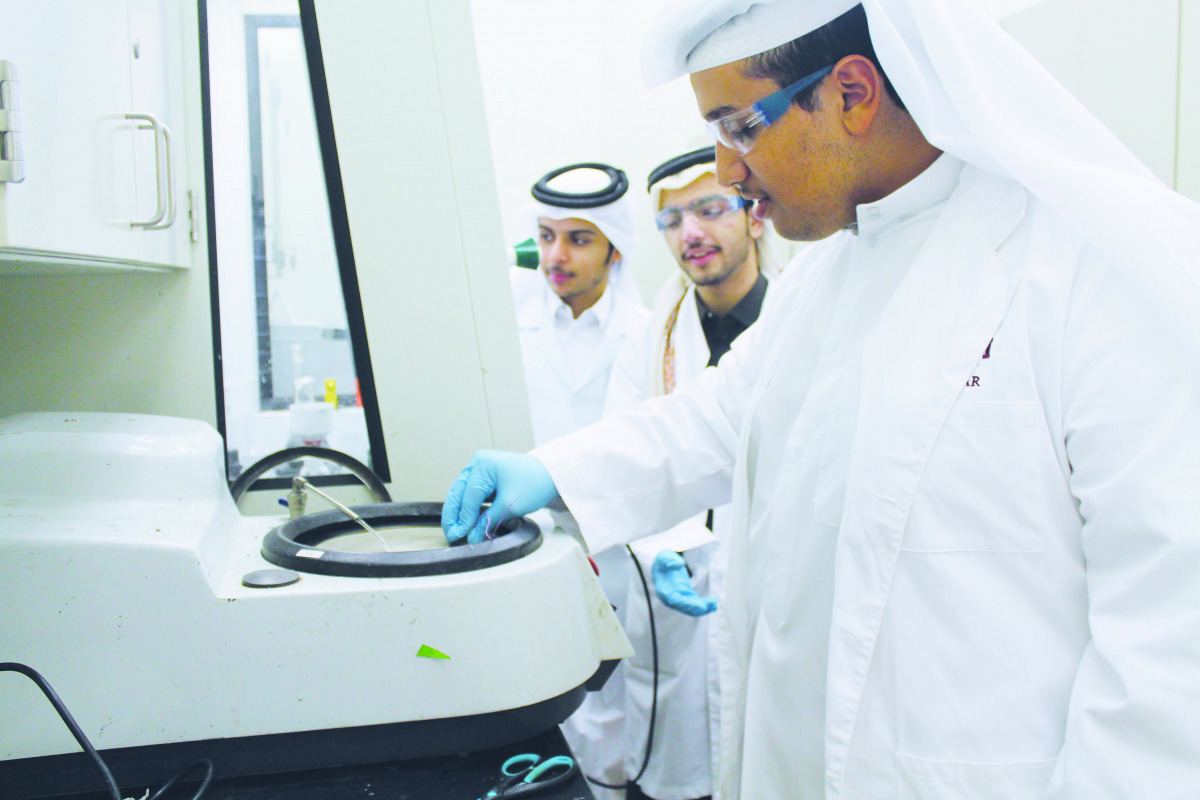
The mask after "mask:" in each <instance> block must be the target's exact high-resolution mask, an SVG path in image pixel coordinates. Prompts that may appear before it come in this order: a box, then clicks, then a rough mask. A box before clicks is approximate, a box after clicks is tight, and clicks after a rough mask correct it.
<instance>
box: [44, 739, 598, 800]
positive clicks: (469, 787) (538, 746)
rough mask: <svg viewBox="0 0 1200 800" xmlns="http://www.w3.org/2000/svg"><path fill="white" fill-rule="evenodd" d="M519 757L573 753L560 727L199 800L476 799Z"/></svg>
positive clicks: (579, 786)
mask: <svg viewBox="0 0 1200 800" xmlns="http://www.w3.org/2000/svg"><path fill="white" fill-rule="evenodd" d="M520 753H537V754H539V755H542V756H545V757H550V756H557V755H570V754H571V751H570V748H569V747H568V746H567V743H566V740H565V739H563V736H562V733H561V732H560V731H559V730H558V728H552V729H551V730H549V731H546V732H545V733H542V734H540V735H538V736H535V737H533V738H531V739H526V740H524V741H521V742H516V743H514V744H509V745H505V746H503V747H495V748H492V749H490V750H479V751H475V752H471V753H460V754H455V755H448V756H436V757H431V758H418V759H411V760H405V761H392V762H388V763H382V764H366V765H359V766H351V767H336V768H330V769H321V770H311V771H304V772H289V773H282V774H276V775H259V776H253V777H241V778H226V779H222V778H221V776H220V774H219V772H218V773H216V774H214V777H213V782H212V784H211V785H210V786H209V787H208V791H207V792H205V793H204V796H203V798H202V799H201V800H351V798H353V800H365V799H367V798H376V799H377V800H477V798H481V797H483V795H484V794H485V793H487V791H488V790H489V789H491V788H492V786H493V785H494V783H495V780H496V775H497V773H498V771H499V769H500V765H501V764H503V763H504V762H505V761H506V760H507V759H509V758H511V757H512V756H514V755H518V754H520ZM117 778H118V780H119V779H120V776H119V775H118V776H117ZM99 780H100V778H99V776H97V781H99ZM195 787H196V784H195V783H191V784H186V785H177V786H175V787H173V788H172V789H171V790H170V791H169V792H168V793H167V794H166V795H164V796H163V800H186V799H187V798H190V797H191V793H192V792H194V791H195ZM154 788H155V789H156V788H157V787H154ZM125 791H126V794H128V792H129V791H131V790H130V789H129V788H128V787H126V789H125ZM143 791H144V789H139V790H138V791H137V794H136V795H134V796H136V797H140V796H141V795H142V793H143ZM152 793H153V790H152ZM55 800H111V795H109V794H107V793H105V792H89V793H86V794H75V795H70V796H68V797H63V796H61V795H60V796H59V797H57V798H55ZM530 800H594V795H593V794H592V792H591V789H590V788H588V785H587V781H586V780H585V779H584V778H583V776H582V775H578V774H577V775H576V776H575V778H574V780H572V781H571V782H570V783H568V784H564V785H562V786H558V787H553V788H549V789H547V790H546V791H545V792H542V793H538V794H536V795H532V796H531V797H530Z"/></svg>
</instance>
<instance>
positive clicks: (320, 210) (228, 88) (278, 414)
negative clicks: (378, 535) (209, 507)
mask: <svg viewBox="0 0 1200 800" xmlns="http://www.w3.org/2000/svg"><path fill="white" fill-rule="evenodd" d="M201 9H202V12H203V11H206V13H207V16H206V19H207V21H208V53H209V56H208V61H209V91H210V97H211V109H212V112H211V117H212V123H211V131H212V141H213V147H212V154H213V178H214V195H215V197H214V205H215V209H216V214H217V224H216V234H217V248H216V252H217V264H218V267H217V269H218V286H219V287H220V288H219V291H220V297H219V305H220V320H221V345H220V347H221V363H222V369H223V373H224V404H225V406H224V410H225V434H226V445H227V449H228V456H229V473H230V479H231V480H232V479H234V478H236V477H237V475H238V474H240V473H241V472H242V471H244V470H245V469H247V468H248V467H249V466H251V465H252V464H253V463H255V462H256V461H258V460H259V459H261V458H263V457H265V456H268V455H270V454H272V453H275V452H277V451H279V450H282V449H284V448H286V447H295V446H303V445H316V446H323V447H331V448H333V449H336V450H340V451H342V452H344V453H346V454H348V455H351V456H353V457H354V458H356V459H358V460H360V461H362V462H364V463H367V464H368V465H370V464H371V459H370V447H369V437H368V434H367V430H368V426H367V421H366V419H365V416H364V409H363V407H362V400H361V393H360V391H359V388H360V387H359V383H358V375H357V372H356V369H355V359H354V355H355V354H354V348H353V346H352V342H351V335H350V326H349V325H348V322H347V309H346V305H345V302H344V299H343V294H342V286H341V278H340V275H339V271H338V260H337V255H336V250H335V246H334V235H333V229H332V225H331V221H330V213H329V201H328V195H327V191H326V185H325V175H324V171H323V168H322V161H321V151H320V145H319V139H318V135H317V123H316V120H315V117H314V112H313V102H312V95H311V90H310V83H309V74H308V64H307V60H306V57H305V47H304V41H303V36H302V33H301V27H300V17H299V10H298V5H297V2H296V0H207V2H206V3H204V4H202V6H201ZM353 312H354V313H357V309H354V310H353ZM296 474H304V475H327V474H345V475H346V476H347V480H356V479H351V478H349V474H348V473H346V472H345V470H343V469H342V468H341V467H338V466H337V465H335V464H332V463H328V462H325V461H318V460H313V459H306V460H304V461H303V462H300V461H294V462H289V463H287V464H285V465H283V466H281V467H279V468H277V469H276V470H274V471H273V472H268V473H267V475H266V477H267V478H271V477H280V478H286V477H291V476H293V475H296ZM331 482H335V483H337V482H341V481H339V480H334V481H331Z"/></svg>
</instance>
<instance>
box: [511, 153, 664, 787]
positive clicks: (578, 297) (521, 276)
mask: <svg viewBox="0 0 1200 800" xmlns="http://www.w3.org/2000/svg"><path fill="white" fill-rule="evenodd" d="M628 190H629V181H628V178H627V177H626V176H625V173H624V172H622V171H621V170H618V169H615V168H613V167H611V166H608V165H605V164H596V163H591V164H579V165H572V166H570V167H564V168H561V169H556V170H553V171H552V172H550V173H548V174H547V175H546V176H545V177H543V178H542V179H540V180H539V181H538V182H537V183H536V184H534V186H533V190H532V194H533V199H534V202H533V204H532V205H531V207H530V208H529V209H528V210H527V212H526V219H527V220H528V222H527V224H528V226H529V228H530V230H531V231H532V232H534V235H535V236H536V239H537V242H538V247H539V250H540V259H539V265H538V269H537V270H536V271H533V270H529V269H522V268H516V267H514V268H513V270H512V274H511V275H512V285H513V295H514V300H515V302H516V312H517V329H518V335H519V338H520V342H521V360H522V362H523V364H524V367H525V389H526V391H527V392H528V395H529V411H530V415H531V417H532V421H533V434H534V442H535V444H543V443H545V442H548V441H550V440H552V439H554V438H556V437H558V436H562V435H563V434H566V433H570V432H571V431H574V430H576V429H578V428H581V427H583V426H584V425H587V424H589V423H592V422H595V421H596V420H598V419H600V416H601V414H602V413H603V411H604V398H605V395H606V394H607V390H608V380H609V373H610V372H611V371H612V367H613V363H614V362H615V361H616V358H617V353H618V352H620V349H621V345H622V343H623V342H624V341H625V339H626V337H628V336H630V335H632V334H633V333H634V332H636V331H639V330H641V328H642V326H643V325H644V323H645V321H646V319H647V317H648V315H649V311H648V310H647V309H646V307H645V306H644V305H643V304H642V300H641V297H640V296H639V295H638V293H637V288H636V286H635V285H634V282H633V277H632V275H631V274H630V267H629V263H630V257H631V256H632V255H633V248H634V244H635V242H636V236H635V233H634V207H633V202H632V198H630V197H629V195H628ZM594 560H595V562H596V564H597V566H598V568H599V569H600V581H601V583H602V584H603V586H604V591H605V593H606V594H607V595H608V597H609V598H610V599H611V600H614V601H615V606H616V611H617V616H618V618H623V616H624V610H625V609H624V600H625V595H626V589H627V584H628V580H629V569H628V566H627V563H628V557H627V556H626V555H625V553H624V552H623V548H619V547H617V548H612V549H611V550H610V551H609V552H604V553H600V552H598V551H597V554H596V556H595V557H594ZM624 714H625V712H624V669H623V668H622V667H618V668H617V671H616V672H614V673H613V675H611V676H610V677H609V679H608V681H607V682H606V684H605V686H604V688H603V689H601V690H600V691H599V692H593V693H590V694H589V695H588V697H587V698H586V699H585V700H584V703H583V706H582V707H580V709H579V710H578V711H577V712H575V714H574V715H573V716H572V717H571V718H570V719H568V720H567V721H566V723H564V725H563V732H564V734H565V735H566V737H567V739H568V741H569V742H570V744H571V747H572V749H573V750H574V751H575V754H576V756H577V757H578V758H579V761H580V764H581V765H582V766H583V768H584V771H585V772H586V773H587V774H588V775H590V776H592V777H594V778H598V779H600V780H601V781H604V782H606V783H607V782H618V781H620V780H621V779H622V775H623V769H624V765H623V756H624V750H623V748H622V739H623V730H624ZM616 797H619V795H616Z"/></svg>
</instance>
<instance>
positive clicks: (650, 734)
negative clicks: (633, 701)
mask: <svg viewBox="0 0 1200 800" xmlns="http://www.w3.org/2000/svg"><path fill="white" fill-rule="evenodd" d="M625 549H626V550H627V551H629V557H630V558H632V559H633V565H634V566H635V567H637V573H638V577H639V578H641V580H642V593H643V594H644V595H645V596H646V613H647V614H648V615H649V617H650V652H651V655H652V657H653V663H654V682H653V684H652V685H653V691H652V692H651V694H650V725H649V727H648V729H647V731H646V753H645V755H644V756H642V767H641V769H639V770H638V773H637V775H634V776H633V777H632V778H630V779H629V780H628V781H626V782H625V783H620V784H612V783H605V782H604V781H598V780H596V779H595V778H593V777H591V776H590V775H585V776H584V777H585V778H587V779H588V780H589V781H591V782H592V783H594V784H596V785H597V786H603V787H604V788H605V789H627V788H628V787H629V786H631V785H632V784H635V783H637V782H638V781H639V780H641V779H642V775H644V774H646V767H648V766H650V751H651V750H652V749H654V723H655V721H656V719H657V717H658V630H657V629H656V628H655V626H654V604H653V603H652V602H651V601H650V585H649V584H648V583H647V582H646V571H645V570H643V569H642V562H640V561H638V559H637V556H636V555H634V554H633V548H632V547H630V546H629V545H625Z"/></svg>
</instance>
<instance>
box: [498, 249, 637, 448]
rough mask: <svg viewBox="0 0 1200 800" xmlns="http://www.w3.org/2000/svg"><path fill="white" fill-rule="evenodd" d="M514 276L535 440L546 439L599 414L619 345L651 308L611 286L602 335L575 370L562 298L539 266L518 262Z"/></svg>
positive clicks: (513, 283) (519, 333)
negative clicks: (563, 329)
mask: <svg viewBox="0 0 1200 800" xmlns="http://www.w3.org/2000/svg"><path fill="white" fill-rule="evenodd" d="M510 277H511V281H512V288H513V298H514V301H515V303H516V313H517V335H518V337H519V339H520V342H521V361H522V363H523V365H524V367H525V391H526V392H527V393H528V396H529V411H530V414H531V416H532V418H533V440H534V443H535V444H542V443H543V442H548V441H550V440H551V439H555V438H557V437H559V436H562V435H563V434H566V433H570V432H572V431H575V430H578V429H579V428H582V427H583V426H584V425H587V424H589V423H592V422H595V421H596V420H598V419H600V417H601V415H602V414H603V412H604V398H605V395H606V394H607V391H608V376H609V373H610V372H611V371H612V368H613V364H614V362H616V360H617V353H619V352H620V350H621V344H622V343H623V342H624V341H625V337H626V336H628V335H630V334H631V333H633V332H635V331H638V330H640V329H641V326H642V325H643V324H644V323H645V321H646V319H647V318H648V317H649V313H650V312H649V311H648V310H647V309H646V307H645V306H643V305H642V304H641V301H640V300H637V299H636V298H634V297H633V296H632V295H628V294H626V293H622V292H617V291H614V290H613V287H612V286H609V287H608V288H607V289H606V290H605V295H606V296H607V297H610V298H611V299H612V309H611V312H610V313H609V315H608V318H607V319H606V320H605V321H604V332H603V337H602V339H601V342H600V345H599V346H598V347H597V348H596V351H595V353H593V354H592V357H591V360H590V361H589V362H588V363H587V365H586V366H585V367H584V369H583V370H581V371H578V372H577V371H576V370H575V369H573V368H572V365H570V364H568V363H567V356H566V355H565V354H564V352H563V348H562V345H561V344H560V342H559V337H558V332H557V330H556V329H555V324H554V315H555V312H556V311H557V310H558V309H559V307H561V306H562V305H563V302H562V300H560V299H559V298H558V296H557V295H556V294H554V292H553V291H552V290H551V289H550V287H549V285H548V284H547V283H546V279H545V276H543V275H542V274H541V273H540V272H539V271H536V270H529V269H522V268H517V267H514V268H512V269H511V270H510ZM585 313H586V312H585Z"/></svg>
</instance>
